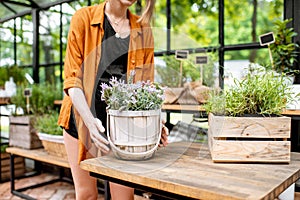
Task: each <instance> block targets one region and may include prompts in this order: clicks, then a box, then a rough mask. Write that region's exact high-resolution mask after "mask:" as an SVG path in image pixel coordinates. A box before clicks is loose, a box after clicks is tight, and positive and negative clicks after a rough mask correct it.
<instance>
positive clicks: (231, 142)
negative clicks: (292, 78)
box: [204, 69, 291, 162]
mask: <svg viewBox="0 0 300 200" xmlns="http://www.w3.org/2000/svg"><path fill="white" fill-rule="evenodd" d="M290 98H291V92H290V86H289V85H288V84H286V82H285V80H284V74H279V75H278V74H276V73H275V72H274V71H265V70H263V69H254V70H249V72H248V74H247V75H246V76H245V78H244V79H243V80H241V81H238V80H235V84H234V85H233V86H231V87H229V88H228V89H226V90H224V91H223V92H222V93H221V94H216V95H212V96H211V97H210V98H209V100H208V102H207V103H206V104H205V105H204V108H205V109H206V111H207V112H208V113H209V129H208V138H209V147H210V151H211V155H212V159H213V161H215V162H289V161H290V148H291V145H290V141H288V139H289V138H290V128H291V119H290V118H289V117H284V116H281V112H282V111H283V110H284V109H285V107H286V102H287V101H288V99H290Z"/></svg>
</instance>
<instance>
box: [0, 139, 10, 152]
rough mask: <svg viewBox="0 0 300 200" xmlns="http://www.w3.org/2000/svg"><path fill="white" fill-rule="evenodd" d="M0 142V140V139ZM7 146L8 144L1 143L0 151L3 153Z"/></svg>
mask: <svg viewBox="0 0 300 200" xmlns="http://www.w3.org/2000/svg"><path fill="white" fill-rule="evenodd" d="M0 142H1V141H0ZM7 147H8V144H2V145H1V148H0V152H1V153H5V150H6V148H7Z"/></svg>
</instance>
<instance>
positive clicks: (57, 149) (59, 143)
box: [38, 133, 68, 159]
mask: <svg viewBox="0 0 300 200" xmlns="http://www.w3.org/2000/svg"><path fill="white" fill-rule="evenodd" d="M38 136H39V138H40V140H41V141H42V144H43V146H44V148H45V150H46V151H47V152H48V153H49V154H50V155H53V156H58V157H62V158H65V159H67V158H68V157H67V152H66V148H65V144H64V138H63V136H62V135H49V134H46V133H38Z"/></svg>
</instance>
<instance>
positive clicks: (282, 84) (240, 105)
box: [204, 68, 292, 116]
mask: <svg viewBox="0 0 300 200" xmlns="http://www.w3.org/2000/svg"><path fill="white" fill-rule="evenodd" d="M290 99H292V92H291V88H290V87H289V85H288V84H287V83H286V80H285V75H284V74H282V73H281V74H277V73H275V72H273V71H265V70H263V69H261V68H258V69H253V70H252V69H250V70H249V72H248V73H247V74H246V76H245V78H244V79H243V80H241V81H238V80H237V79H235V82H234V85H233V86H231V87H229V88H228V89H227V90H225V91H224V92H223V93H221V94H212V95H211V97H210V98H209V100H208V102H207V103H206V104H205V105H204V108H205V109H206V111H207V112H212V113H214V114H218V115H227V116H243V115H253V114H254V115H255V114H261V115H280V114H281V112H282V110H283V109H284V108H285V107H286V102H287V101H288V100H290Z"/></svg>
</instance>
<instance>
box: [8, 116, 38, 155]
mask: <svg viewBox="0 0 300 200" xmlns="http://www.w3.org/2000/svg"><path fill="white" fill-rule="evenodd" d="M34 120H35V117H34V116H10V117H9V145H10V146H15V147H21V148H24V149H36V148H40V147H42V142H41V141H40V139H39V137H38V136H37V134H36V130H35V129H34V128H33V121H34Z"/></svg>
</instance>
